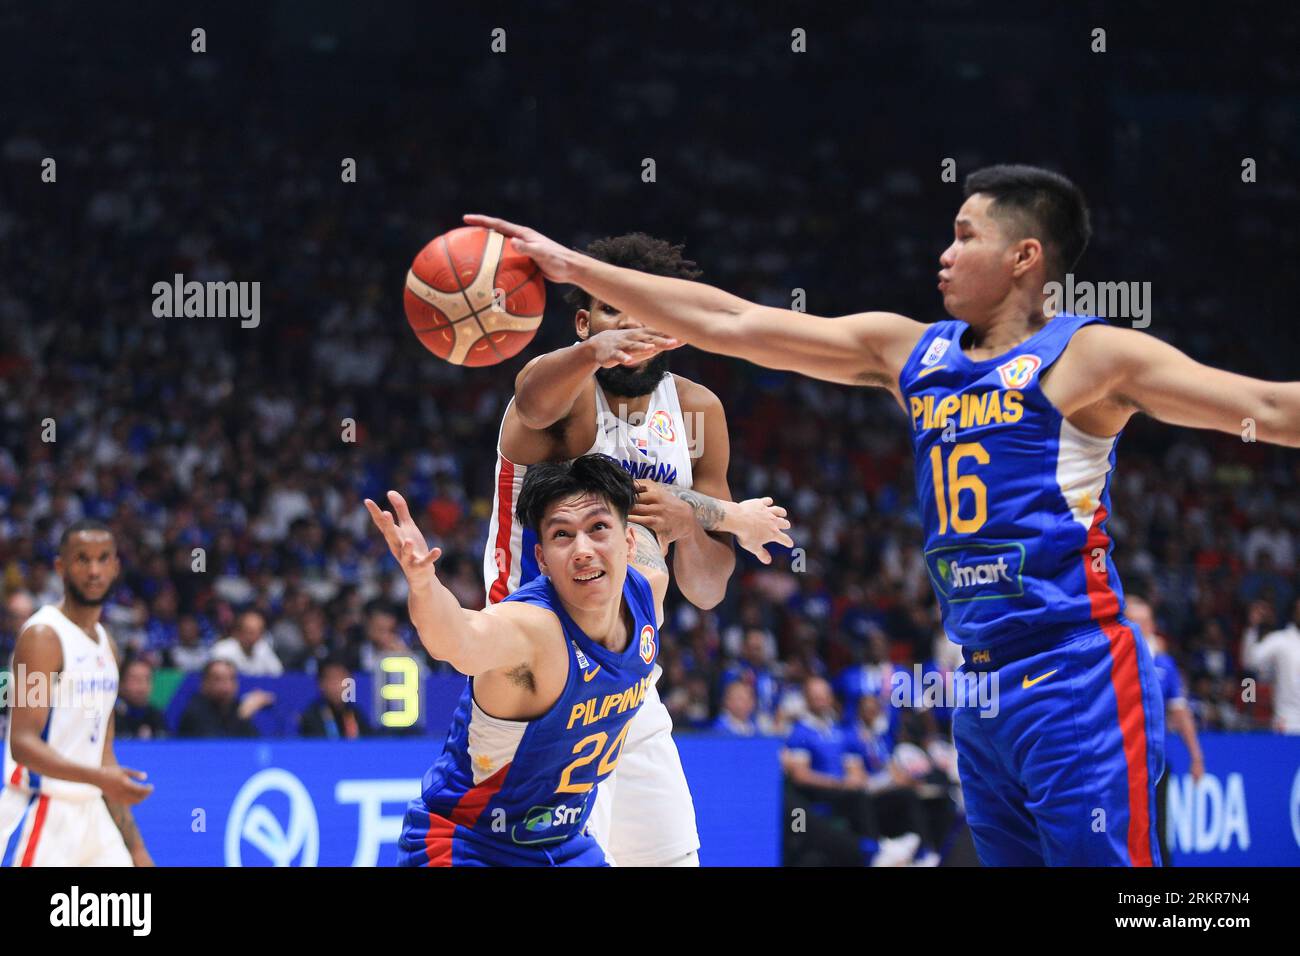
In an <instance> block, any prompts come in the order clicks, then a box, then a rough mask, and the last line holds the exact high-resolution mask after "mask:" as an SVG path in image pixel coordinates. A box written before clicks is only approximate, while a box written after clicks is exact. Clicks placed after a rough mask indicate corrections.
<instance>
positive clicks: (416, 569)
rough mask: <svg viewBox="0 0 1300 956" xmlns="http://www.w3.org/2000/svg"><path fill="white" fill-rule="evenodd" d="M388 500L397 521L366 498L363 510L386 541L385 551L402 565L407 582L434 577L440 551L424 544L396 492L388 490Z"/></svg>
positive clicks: (403, 502)
mask: <svg viewBox="0 0 1300 956" xmlns="http://www.w3.org/2000/svg"><path fill="white" fill-rule="evenodd" d="M388 501H389V503H390V504H391V505H392V506H393V512H394V513H396V515H397V517H396V520H394V517H393V514H391V513H389V512H387V511H384V510H382V509H381V508H380V507H379V505H377V504H375V503H374V502H373V501H371V500H370V499H369V498H367V499H366V510H367V511H369V512H370V520H372V521H373V522H374V523H375V527H376V528H378V529H379V531H380V533H381V534H383V536H384V540H385V541H386V542H388V550H389V551H390V552H392V555H393V557H395V558H396V559H397V563H398V564H400V565H401V566H402V573H403V574H405V575H406V578H407V580H408V581H410V580H415V579H417V578H420V577H423V576H424V575H427V574H435V571H434V562H435V561H437V560H438V558H440V557H442V548H430V547H429V546H428V544H427V543H426V542H425V540H424V535H423V534H422V533H421V532H420V529H419V528H418V527H416V524H415V519H414V518H412V517H411V510H410V509H409V508H408V507H407V506H406V499H405V498H403V497H402V496H401V495H399V494H398V493H397V492H396V491H390V492H389V493H388Z"/></svg>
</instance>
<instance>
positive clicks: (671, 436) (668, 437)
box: [650, 409, 677, 441]
mask: <svg viewBox="0 0 1300 956" xmlns="http://www.w3.org/2000/svg"><path fill="white" fill-rule="evenodd" d="M650 430H651V431H652V432H654V433H655V434H656V435H658V436H659V437H660V438H662V439H663V440H664V441H676V440H677V433H676V432H674V431H673V417H672V416H671V415H669V414H668V413H667V412H665V411H663V410H662V409H661V410H660V411H657V412H655V413H654V414H653V415H651V416H650Z"/></svg>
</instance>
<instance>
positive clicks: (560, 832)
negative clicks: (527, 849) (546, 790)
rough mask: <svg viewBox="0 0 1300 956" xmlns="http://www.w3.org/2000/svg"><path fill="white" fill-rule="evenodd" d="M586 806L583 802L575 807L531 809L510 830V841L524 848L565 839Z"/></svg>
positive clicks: (560, 806)
mask: <svg viewBox="0 0 1300 956" xmlns="http://www.w3.org/2000/svg"><path fill="white" fill-rule="evenodd" d="M586 806H587V805H586V803H585V802H583V803H580V804H579V805H578V806H576V807H571V806H568V805H567V804H563V803H561V804H559V805H558V806H554V807H532V808H530V809H529V811H528V812H527V813H525V814H524V819H523V822H522V823H516V824H515V825H514V826H513V827H511V828H510V839H511V840H513V841H514V842H515V843H518V844H521V845H524V846H528V845H531V844H535V843H554V842H555V841H557V840H564V839H567V838H568V837H569V835H570V833H571V832H572V830H573V827H574V826H575V825H576V824H577V823H578V821H579V820H581V819H582V811H583V810H584V809H585V808H586Z"/></svg>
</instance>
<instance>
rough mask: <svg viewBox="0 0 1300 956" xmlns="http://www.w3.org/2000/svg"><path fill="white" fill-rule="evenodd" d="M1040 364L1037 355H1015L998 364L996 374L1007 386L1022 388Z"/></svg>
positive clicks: (1040, 361)
mask: <svg viewBox="0 0 1300 956" xmlns="http://www.w3.org/2000/svg"><path fill="white" fill-rule="evenodd" d="M1042 364H1043V360H1042V359H1040V358H1039V357H1038V356H1037V355H1017V356H1016V357H1015V358H1013V359H1012V360H1011V361H1010V362H1003V363H1002V364H1001V365H999V366H998V375H1000V376H1001V377H1002V384H1003V385H1005V386H1006V387H1007V388H1024V387H1025V386H1026V385H1028V384H1029V382H1030V380H1031V379H1033V377H1034V373H1035V372H1037V371H1038V367H1039V366H1040V365H1042Z"/></svg>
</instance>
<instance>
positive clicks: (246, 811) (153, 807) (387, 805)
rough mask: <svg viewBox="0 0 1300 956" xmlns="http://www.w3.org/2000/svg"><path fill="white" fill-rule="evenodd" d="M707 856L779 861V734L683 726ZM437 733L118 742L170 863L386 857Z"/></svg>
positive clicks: (749, 862) (362, 861)
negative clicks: (148, 789) (717, 732)
mask: <svg viewBox="0 0 1300 956" xmlns="http://www.w3.org/2000/svg"><path fill="white" fill-rule="evenodd" d="M676 739H677V745H678V749H679V750H680V752H681V756H682V764H683V766H684V768H685V770H686V775H687V779H688V780H689V782H690V786H691V792H692V794H693V796H694V798H695V806H696V813H697V822H698V825H699V832H700V841H701V844H702V847H701V850H700V860H701V862H702V863H704V864H705V865H712V866H775V865H777V863H778V862H779V844H780V840H779V836H778V828H779V826H780V816H781V809H780V799H781V797H780V791H781V788H780V769H779V764H778V760H777V753H778V751H779V749H780V742H779V741H775V740H764V739H759V740H741V739H735V738H720V737H706V736H699V737H696V736H688V735H681V736H678V737H677V738H676ZM441 749H442V740H441V739H439V738H434V737H426V736H422V737H411V738H405V739H400V740H397V739H393V740H383V739H367V740H352V741H324V740H321V741H303V740H261V741H258V740H241V741H229V740H221V741H209V740H186V741H180V740H162V741H147V742H146V741H128V740H124V741H119V742H118V743H117V745H116V752H117V757H118V760H119V762H120V763H122V764H123V765H124V766H127V767H134V768H136V769H140V770H144V771H146V772H147V773H148V774H149V782H150V783H152V784H154V786H155V790H154V793H153V794H152V795H151V796H150V797H149V798H148V799H146V800H145V801H144V802H143V803H141V804H139V805H138V806H137V807H136V808H135V818H136V820H137V822H138V823H139V825H140V829H141V832H142V833H143V834H144V836H145V840H146V842H147V844H148V846H149V850H150V852H151V853H152V854H153V857H154V860H155V861H156V862H157V863H158V864H159V865H160V866H388V865H392V864H393V863H394V862H395V860H396V856H397V846H396V843H397V837H398V834H399V833H400V831H401V825H402V815H403V813H404V812H405V809H406V804H407V803H408V802H409V801H410V800H411V799H413V798H414V797H416V796H418V795H419V792H420V780H421V778H422V777H423V776H424V773H425V771H426V770H427V769H428V768H429V765H430V764H431V763H432V762H433V761H434V759H435V758H436V757H437V755H438V754H439V753H440V752H441Z"/></svg>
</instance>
